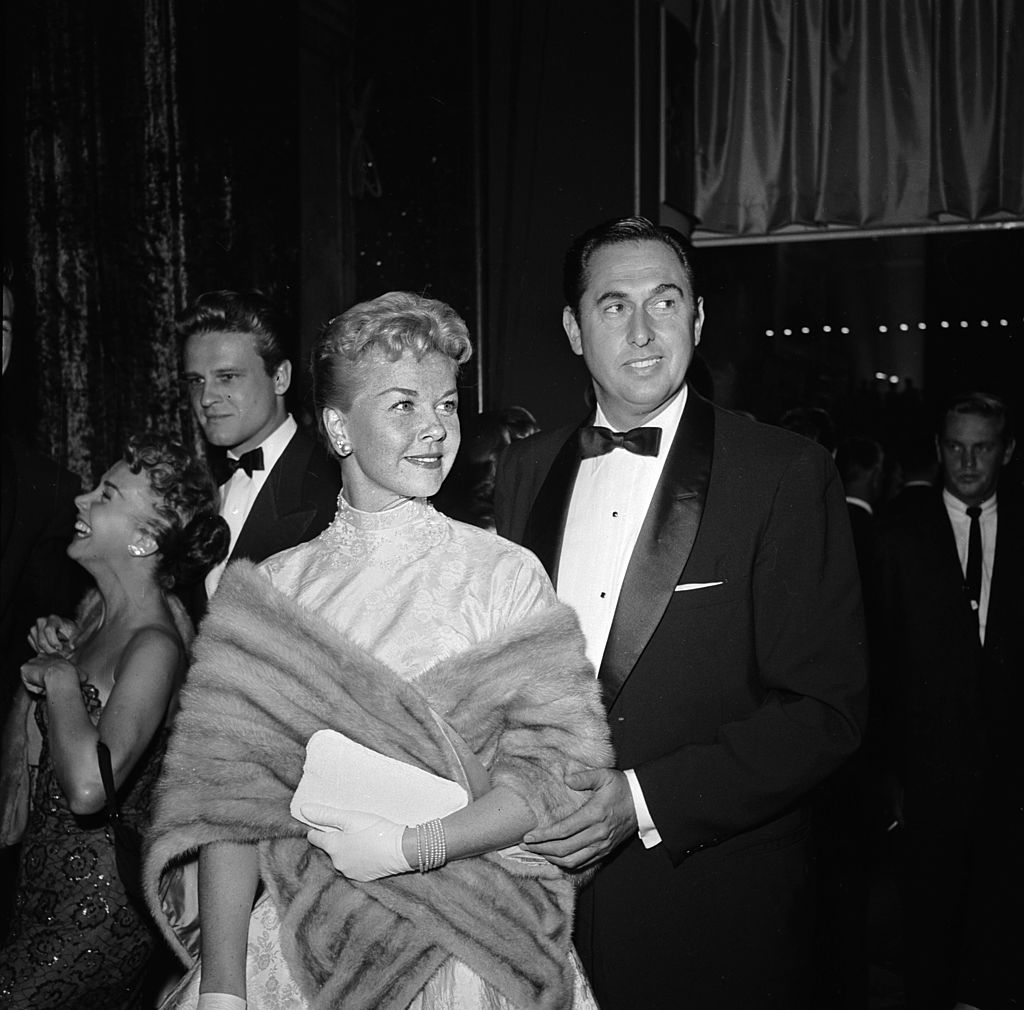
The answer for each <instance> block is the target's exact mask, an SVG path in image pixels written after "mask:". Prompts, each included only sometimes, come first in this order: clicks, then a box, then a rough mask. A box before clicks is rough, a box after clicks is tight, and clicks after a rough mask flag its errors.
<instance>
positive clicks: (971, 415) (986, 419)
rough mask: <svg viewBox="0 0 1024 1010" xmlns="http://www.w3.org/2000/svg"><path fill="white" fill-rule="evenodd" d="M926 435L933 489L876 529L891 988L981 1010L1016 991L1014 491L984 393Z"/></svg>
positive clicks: (1018, 590)
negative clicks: (887, 785) (889, 780)
mask: <svg viewBox="0 0 1024 1010" xmlns="http://www.w3.org/2000/svg"><path fill="white" fill-rule="evenodd" d="M935 443H936V447H937V450H938V456H939V460H940V463H941V467H942V488H941V491H938V490H935V491H933V492H932V493H931V495H930V496H929V497H928V499H927V501H926V502H922V503H920V504H919V505H918V506H917V507H915V508H914V509H913V510H903V511H899V512H896V513H894V514H891V515H889V516H888V517H887V518H885V519H884V520H883V522H881V523H880V526H879V529H878V562H877V564H878V573H877V593H878V607H877V614H878V619H879V622H880V625H881V632H882V634H881V635H880V638H879V649H878V652H877V659H876V666H877V671H876V683H877V684H878V688H879V690H878V694H879V696H880V697H879V706H880V707H882V708H883V710H884V713H883V714H884V716H885V722H884V724H885V739H886V756H887V763H888V767H889V770H890V771H891V772H892V773H893V775H894V776H895V778H896V781H897V783H898V785H899V786H900V787H901V790H900V791H897V793H896V795H897V796H898V797H900V794H901V800H902V802H901V804H899V805H897V807H896V809H895V811H894V815H895V817H896V819H897V820H898V822H899V823H901V824H902V825H903V835H904V847H905V854H906V866H905V870H904V885H905V888H904V890H905V895H904V920H905V921H904V937H905V945H906V965H905V976H906V979H905V981H906V992H907V1001H908V1006H909V1007H911V1008H914V1010H918V1008H920V1010H923V1008H925V1007H928V1008H931V1007H937V1006H952V1005H953V1003H954V1002H956V1001H957V1000H959V1001H961V1002H960V1005H964V1006H971V1007H980V1008H982V1010H991V1008H1001V1007H1009V1006H1011V1005H1013V1006H1016V1005H1018V1003H1017V1002H1013V998H1014V997H1016V999H1017V1000H1018V1001H1019V999H1020V997H1021V994H1022V988H1021V985H1020V973H1019V963H1020V950H1021V949H1022V948H1024V937H1022V936H1021V926H1020V918H1021V917H1020V905H1019V901H1020V894H1021V893H1022V890H1021V888H1022V882H1021V875H1020V853H1021V851H1022V849H1024V838H1022V832H1021V806H1020V797H1021V796H1022V795H1024V781H1022V770H1024V754H1022V752H1021V745H1020V730H1019V725H1018V722H1019V718H1020V711H1021V703H1022V700H1024V699H1022V692H1021V670H1024V632H1022V627H1024V624H1022V622H1024V503H1022V501H1021V496H1020V493H1019V489H1017V488H1014V487H1012V486H1009V485H1006V486H1004V483H1003V482H1001V481H1000V474H1001V471H1002V468H1003V467H1004V466H1005V465H1006V464H1007V463H1008V462H1009V461H1010V459H1011V457H1012V455H1013V451H1014V444H1015V443H1014V438H1013V432H1012V430H1011V426H1010V421H1009V416H1008V413H1007V410H1006V407H1005V404H1004V403H1003V402H1002V401H1001V400H999V399H998V398H997V397H994V396H990V395H988V394H984V393H971V394H966V395H962V396H958V397H955V398H954V399H953V400H952V401H951V402H950V403H949V404H948V406H947V409H946V410H945V411H944V412H943V415H942V419H941V423H940V428H939V431H938V434H937V436H936V439H935ZM883 693H884V701H883V697H882V695H883ZM873 709H874V706H873Z"/></svg>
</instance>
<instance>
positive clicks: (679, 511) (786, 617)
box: [496, 389, 866, 1008]
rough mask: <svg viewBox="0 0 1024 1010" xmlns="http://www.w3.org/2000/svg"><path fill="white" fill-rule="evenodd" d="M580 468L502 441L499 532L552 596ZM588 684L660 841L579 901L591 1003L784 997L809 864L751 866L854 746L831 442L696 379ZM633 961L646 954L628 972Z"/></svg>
mask: <svg viewBox="0 0 1024 1010" xmlns="http://www.w3.org/2000/svg"><path fill="white" fill-rule="evenodd" d="M578 466H579V453H578V449H577V439H576V434H575V430H574V429H572V428H565V429H561V430H559V431H553V432H548V433H542V434H539V435H535V436H533V437H532V438H529V439H525V440H523V441H520V442H516V443H513V444H512V445H511V446H509V448H508V449H507V450H506V452H505V454H504V455H503V457H502V459H501V460H500V462H499V469H498V474H497V480H496V516H497V525H498V532H499V533H502V534H504V535H505V536H508V537H510V539H512V540H517V541H519V542H520V543H523V544H524V545H525V546H527V547H529V548H530V549H531V550H533V551H534V552H535V553H536V554H537V555H538V557H539V558H540V559H541V561H542V562H543V563H544V565H545V566H546V567H547V569H548V572H549V573H550V574H551V575H552V578H553V580H554V581H555V583H556V586H557V576H558V555H559V550H560V545H561V539H562V531H563V527H564V522H565V516H566V512H567V508H568V503H569V500H570V496H571V493H572V488H573V484H574V480H575V475H576V472H577V470H578ZM702 584H708V585H707V588H692V589H684V588H682V587H684V586H688V585H702ZM600 676H601V679H602V681H603V682H604V684H605V695H606V702H607V705H608V717H609V722H610V725H611V731H612V739H613V741H614V744H615V747H616V752H617V756H618V766H619V767H620V768H633V769H635V771H636V774H637V778H638V780H639V782H640V785H641V787H642V789H643V792H644V796H645V799H646V801H647V804H648V807H649V808H650V812H651V815H652V818H653V820H654V824H655V825H656V827H657V828H658V830H659V832H660V834H661V837H662V841H663V843H662V845H660V846H657V847H655V848H653V849H651V850H644V849H643V848H642V846H641V843H640V842H639V840H634V841H632V842H630V843H628V844H627V845H626V846H624V847H623V848H622V849H620V850H619V852H618V853H617V854H616V855H615V856H614V857H613V858H612V859H611V860H610V861H609V862H608V863H607V864H606V865H605V866H604V867H603V868H602V869H601V870H599V871H598V873H597V876H596V878H595V880H594V883H593V885H592V886H591V887H590V888H588V889H587V892H590V893H589V894H585V895H584V898H583V900H582V901H581V906H580V915H579V925H578V929H577V941H578V943H579V944H580V946H581V948H582V949H583V951H584V956H585V959H588V960H586V961H585V963H587V967H588V969H589V970H590V972H591V974H592V977H593V978H594V979H595V985H596V986H597V996H598V1000H599V1002H601V1004H602V1007H604V1006H605V1005H606V1004H607V1005H608V1006H609V1007H610V1008H614V1007H616V1006H623V1007H625V1006H630V1005H638V1006H639V1005H654V1006H658V1005H664V1006H671V1005H675V1004H674V1003H673V1002H672V1001H671V1000H672V999H673V998H679V999H680V1004H679V1005H682V997H683V996H686V997H687V999H689V1000H698V1002H696V1003H693V1005H707V1006H712V1005H714V1006H734V1005H735V1006H740V1005H743V1002H744V1000H748V999H750V998H752V996H753V997H756V1000H757V1002H755V1003H753V1004H748V1005H758V1006H775V1005H784V1003H785V1000H786V999H789V998H792V997H791V996H790V995H787V992H784V991H783V989H784V986H785V983H784V981H783V982H780V984H779V986H778V987H776V988H777V989H778V990H779V993H780V995H779V997H778V999H779V1001H780V1002H778V1003H776V1002H774V1001H771V1000H770V1001H768V1002H765V1000H764V993H765V991H766V990H767V989H771V988H772V985H773V983H772V979H773V978H774V977H775V975H776V973H778V976H779V978H783V977H784V976H785V977H787V978H788V977H792V975H793V974H794V972H793V971H790V970H789V969H791V968H792V963H790V964H785V965H784V964H781V963H779V962H781V961H784V960H785V959H786V956H787V954H786V953H785V951H784V950H783V951H782V952H781V953H780V952H779V950H778V948H777V945H775V944H774V943H773V942H772V941H771V940H770V939H766V937H777V936H779V935H781V934H784V933H786V932H787V931H788V929H789V925H790V924H789V923H787V922H785V920H786V919H787V916H789V913H790V912H791V911H793V907H792V906H793V902H792V899H791V898H787V897H785V895H786V893H788V892H791V891H792V890H793V887H792V886H791V885H792V879H791V878H793V876H794V874H795V875H796V876H799V875H800V874H801V873H802V872H803V871H802V869H801V867H800V866H796V867H795V868H794V865H793V863H792V861H791V862H790V863H789V864H787V865H783V864H780V863H779V862H778V860H776V859H775V858H774V857H770V858H768V859H767V860H761V862H760V863H759V864H758V865H757V867H756V871H755V870H754V869H753V866H754V864H753V863H752V862H751V861H750V860H749V859H748V858H747V856H749V853H750V852H751V851H753V850H755V849H756V850H758V851H761V850H763V851H765V852H774V851H776V850H781V849H783V848H785V847H786V845H787V843H788V842H792V841H793V840H794V839H795V838H797V837H798V836H799V837H800V838H804V837H805V836H806V828H805V819H804V815H803V813H802V807H803V805H804V803H805V800H806V797H807V794H808V792H809V790H811V788H812V787H813V786H814V785H815V784H816V783H818V782H819V781H821V780H822V779H823V778H824V777H825V776H826V775H828V774H829V772H831V771H832V770H833V769H834V768H835V767H836V766H837V765H838V764H839V763H840V762H841V761H842V760H843V759H844V758H845V757H847V756H848V755H849V754H851V753H852V752H853V751H854V750H855V749H856V747H857V746H858V743H859V740H860V735H861V725H862V721H863V717H864V711H865V703H866V698H865V681H866V661H865V650H864V634H863V618H862V611H861V599H860V592H859V583H858V577H857V569H856V562H855V559H854V552H853V543H852V539H851V535H850V526H849V520H848V518H847V514H846V503H845V500H844V495H843V491H842V488H841V485H840V483H839V479H838V476H837V474H836V472H835V469H834V467H833V465H832V461H831V458H830V457H829V455H828V453H827V452H825V451H824V450H823V449H822V448H821V447H820V446H818V445H817V444H815V443H813V442H811V441H809V440H807V439H804V438H801V437H800V436H796V435H793V434H792V433H790V432H786V431H783V430H781V429H778V428H772V427H768V426H766V425H761V424H757V423H755V422H751V421H748V420H746V419H744V418H740V417H737V416H735V415H732V414H730V413H729V412H727V411H724V410H721V409H719V408H717V407H714V406H713V405H712V404H710V403H709V402H708V401H706V400H704V399H703V398H701V397H700V396H699V395H697V394H696V392H695V391H694V390H692V389H691V390H690V391H689V393H688V399H687V404H686V409H685V411H684V413H683V417H682V419H681V421H680V425H679V429H678V432H677V434H676V438H675V440H674V442H673V444H672V447H671V450H670V452H669V456H668V458H667V460H666V463H665V467H664V470H663V472H662V477H661V480H660V482H659V484H658V486H657V488H656V490H655V493H654V496H653V499H652V501H651V504H650V507H649V510H648V513H647V518H646V520H645V522H644V525H643V527H642V529H641V532H640V535H639V538H638V541H637V544H636V546H635V548H634V551H633V555H632V558H631V560H630V563H629V566H628V568H627V571H626V575H625V578H624V580H623V585H622V590H621V595H620V599H619V604H618V608H617V610H616V613H615V617H614V620H613V623H612V628H611V633H610V635H609V639H608V644H607V647H606V650H605V654H604V658H603V661H602V666H601V671H600ZM744 852H746V853H747V856H744V855H743V853H744ZM801 865H802V864H801ZM748 870H749V872H748ZM773 878H775V879H774V882H773ZM784 878H785V879H784ZM776 885H777V886H776ZM768 892H772V893H768ZM759 895H760V897H759ZM780 896H781V898H780ZM762 898H763V902H762V900H761V899H762ZM779 900H781V901H782V904H781V905H780V904H779V903H778V902H779ZM770 909H774V911H768V910H770ZM762 911H765V912H766V914H769V915H770V916H771V917H772V919H773V920H774V921H773V922H769V923H764V922H760V921H757V918H758V916H759V915H760V914H761V913H762ZM698 923H699V924H698ZM588 934H589V935H588ZM666 937H668V938H669V939H666ZM748 941H749V942H748ZM737 945H738V946H737ZM783 946H784V945H783ZM748 947H752V948H754V949H757V950H759V955H758V956H759V958H760V960H761V961H762V962H763V963H762V964H761V965H760V966H756V965H754V964H753V963H752V962H751V960H750V959H749V958H748V957H747V948H748ZM741 948H742V949H743V950H744V954H742V955H741V954H739V950H740V949H741ZM726 950H731V951H732V953H731V954H728V955H726V954H725V951H726ZM619 951H624V952H625V958H620V957H619ZM645 951H646V952H645ZM651 951H654V952H655V953H654V954H653V958H654V959H657V961H658V962H660V963H655V961H654V960H652V954H651ZM762 955H763V956H762ZM751 956H753V955H751ZM626 958H639V959H640V960H639V961H637V962H636V964H635V966H634V968H633V970H632V971H630V970H629V969H628V966H627V964H626ZM730 962H731V963H730ZM773 962H775V963H773ZM638 966H639V967H638ZM659 973H660V974H659ZM723 973H726V974H729V975H730V976H731V977H732V976H735V977H733V978H732V983H730V984H729V985H725V984H722V983H720V982H719V981H716V976H720V975H722V974H723ZM739 975H745V976H747V979H746V981H744V979H742V978H739V977H738V976H739ZM602 976H603V980H602ZM623 976H625V977H623ZM638 977H642V978H643V979H644V980H645V981H644V983H643V984H646V985H648V988H647V989H645V990H643V991H641V990H638V989H636V988H635V986H636V984H637V983H638ZM620 979H621V984H620V981H619V980H620ZM752 979H754V980H756V981H753V982H752V981H751V980H752ZM673 980H674V981H675V990H674V991H673V992H671V993H670V992H669V990H670V988H671V986H672V983H673ZM733 983H734V984H733ZM730 985H731V987H730ZM745 985H746V986H747V988H744V986H745ZM630 986H633V989H632V991H631V990H630ZM755 986H756V988H755ZM637 999H639V1000H640V1002H636V1000H637ZM644 1000H647V1001H648V1002H646V1003H645V1002H644ZM700 1000H704V1002H699V1001H700ZM631 1001H633V1002H631Z"/></svg>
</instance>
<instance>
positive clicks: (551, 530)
mask: <svg viewBox="0 0 1024 1010" xmlns="http://www.w3.org/2000/svg"><path fill="white" fill-rule="evenodd" d="M579 468H580V449H579V433H578V429H577V430H574V431H572V432H571V433H570V435H569V437H568V438H567V439H566V440H565V442H563V443H562V448H561V449H560V450H559V451H558V454H557V455H556V456H555V459H554V462H553V463H552V464H551V469H550V470H548V473H547V477H545V478H544V483H543V484H542V485H541V488H540V491H539V492H538V494H537V497H536V498H535V499H534V502H533V507H532V508H531V509H530V518H529V519H528V520H527V522H526V529H525V530H524V532H523V546H524V547H526V548H527V549H528V550H531V551H533V553H534V554H536V555H537V557H538V559H539V560H540V563H541V564H542V565H543V566H544V569H545V571H546V572H547V573H548V576H549V578H550V579H551V582H552V584H553V585H554V586H555V587H556V588H557V586H558V556H559V555H560V554H561V552H562V537H563V535H564V533H565V519H566V516H567V515H568V512H569V502H570V500H571V498H572V489H573V485H574V484H575V483H576V474H577V473H578V472H579Z"/></svg>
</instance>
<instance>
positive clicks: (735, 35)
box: [695, 0, 1024, 235]
mask: <svg viewBox="0 0 1024 1010" xmlns="http://www.w3.org/2000/svg"><path fill="white" fill-rule="evenodd" d="M696 38H697V48H698V53H697V82H696V88H695V122H696V143H697V185H696V189H697V192H696V213H697V216H698V219H699V222H700V224H699V227H700V228H701V229H702V230H706V231H714V232H725V233H732V234H737V235H754V234H766V233H770V232H776V231H782V230H785V229H791V228H794V227H801V226H802V227H816V226H821V225H841V226H850V227H858V228H866V227H872V228H882V227H893V226H901V225H922V224H935V223H939V222H948V221H972V222H973V221H984V220H991V219H1000V218H1013V217H1015V218H1019V217H1022V216H1024V15H1022V14H1021V13H1020V12H1019V11H1018V3H1017V0H885V2H879V3H864V2H863V0H800V2H795V0H759V2H756V3H734V2H732V0H700V2H699V7H698V16H697V29H696Z"/></svg>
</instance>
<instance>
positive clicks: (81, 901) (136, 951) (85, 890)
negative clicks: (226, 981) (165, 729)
mask: <svg viewBox="0 0 1024 1010" xmlns="http://www.w3.org/2000/svg"><path fill="white" fill-rule="evenodd" d="M82 694H83V696H84V697H85V700H86V706H87V708H88V709H89V713H90V716H91V717H92V719H93V721H94V722H95V721H96V720H98V719H99V713H100V707H101V706H100V701H99V695H98V693H97V691H96V688H95V687H93V686H92V685H91V684H84V685H83V686H82ZM36 721H37V723H38V725H39V728H40V730H41V731H42V734H43V748H42V752H41V754H40V761H39V774H38V777H37V779H36V785H35V791H34V793H33V809H32V813H31V815H30V817H29V822H28V826H27V829H26V831H25V836H24V839H23V841H22V845H21V854H20V863H19V869H18V882H17V891H16V899H15V908H14V915H13V919H12V922H11V923H10V929H9V931H7V937H6V939H5V941H4V945H3V947H2V948H0V1007H2V1008H3V1010H8V1008H10V1010H51V1008H53V1010H58V1008H59V1010H123V1008H130V1007H136V1006H138V990H139V987H140V986H141V984H142V982H143V974H144V972H145V968H146V964H147V962H148V961H149V959H150V955H151V954H152V953H153V950H154V948H155V947H156V944H157V943H158V942H159V941H158V940H157V937H156V934H155V933H154V932H153V930H152V928H151V927H150V925H149V922H148V920H147V918H146V917H145V915H144V914H143V913H141V912H139V911H138V910H137V909H136V908H135V907H134V906H133V905H132V903H131V902H130V901H129V900H128V897H127V895H126V894H125V890H124V887H123V885H122V884H121V881H120V879H119V878H118V876H117V868H116V865H115V860H114V842H113V836H112V834H111V831H110V828H109V827H108V825H107V823H106V815H105V814H103V813H101V814H98V815H94V816H91V817H76V816H75V815H74V814H73V813H72V812H71V810H70V808H69V807H68V803H67V800H66V799H65V797H64V793H63V790H62V789H61V787H60V784H59V783H58V781H57V777H56V775H55V774H54V770H53V763H52V761H51V759H50V748H49V743H48V739H47V726H46V710H45V706H43V705H37V706H36ZM163 746H164V735H163V734H160V735H159V736H158V738H157V739H156V740H155V741H154V743H153V744H152V745H151V746H150V748H149V751H148V752H147V753H146V754H145V755H144V756H143V758H142V759H141V760H140V761H139V764H138V766H137V767H136V769H135V772H134V774H133V776H132V779H131V780H130V782H129V783H128V784H127V785H126V787H125V788H123V789H122V790H121V791H120V793H119V799H120V802H121V812H122V817H123V818H124V819H125V820H126V821H127V822H128V823H130V824H134V825H137V826H139V827H140V828H141V827H142V826H143V825H144V824H145V822H146V821H147V820H148V814H149V799H150V795H151V793H152V790H153V785H154V783H155V781H156V778H157V774H158V772H159V769H160V757H161V756H162V754H163Z"/></svg>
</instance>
